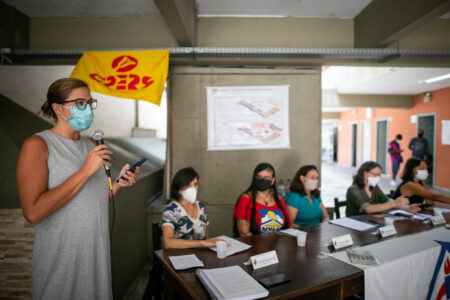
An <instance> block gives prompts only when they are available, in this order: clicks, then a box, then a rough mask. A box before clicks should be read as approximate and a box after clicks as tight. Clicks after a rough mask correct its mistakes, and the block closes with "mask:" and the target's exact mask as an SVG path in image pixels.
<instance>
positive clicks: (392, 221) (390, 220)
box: [384, 217, 394, 226]
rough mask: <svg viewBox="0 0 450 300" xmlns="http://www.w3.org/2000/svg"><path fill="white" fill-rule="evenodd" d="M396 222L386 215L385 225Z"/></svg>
mask: <svg viewBox="0 0 450 300" xmlns="http://www.w3.org/2000/svg"><path fill="white" fill-rule="evenodd" d="M392 224H394V219H393V218H391V217H384V226H387V225H392Z"/></svg>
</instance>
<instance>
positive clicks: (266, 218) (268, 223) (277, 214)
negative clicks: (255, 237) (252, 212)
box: [259, 209, 283, 232]
mask: <svg viewBox="0 0 450 300" xmlns="http://www.w3.org/2000/svg"><path fill="white" fill-rule="evenodd" d="M259 212H260V213H261V229H260V231H261V232H272V231H278V230H280V228H281V227H282V226H283V215H282V213H281V211H280V210H272V209H260V210H259Z"/></svg>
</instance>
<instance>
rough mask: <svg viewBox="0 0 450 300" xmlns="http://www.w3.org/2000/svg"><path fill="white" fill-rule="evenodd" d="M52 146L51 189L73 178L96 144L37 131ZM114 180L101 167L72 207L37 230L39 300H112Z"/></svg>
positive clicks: (35, 288)
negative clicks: (110, 215) (110, 206)
mask: <svg viewBox="0 0 450 300" xmlns="http://www.w3.org/2000/svg"><path fill="white" fill-rule="evenodd" d="M37 135H38V136H40V137H42V138H43V139H44V140H45V142H46V143H47V147H48V151H49V158H48V170H49V177H48V189H49V190H51V189H53V188H55V187H57V186H59V185H60V184H62V183H63V182H64V181H66V180H67V179H68V178H69V177H70V176H72V175H73V174H74V173H75V172H76V171H78V170H79V169H80V168H81V167H82V166H83V163H84V160H85V158H86V155H87V154H88V152H89V151H90V150H91V149H92V148H94V145H93V144H92V142H91V141H89V140H88V139H86V138H81V139H80V140H78V141H74V140H71V139H66V138H63V137H61V136H59V135H57V134H55V133H53V132H51V131H49V130H45V131H42V132H40V133H37ZM108 190H109V189H108V181H107V177H106V175H105V172H104V170H103V168H100V169H99V170H98V171H97V172H96V173H95V174H94V175H93V176H92V177H91V178H90V179H89V180H88V181H87V183H86V184H85V185H84V187H83V188H82V189H81V190H80V191H79V192H78V194H77V195H76V196H75V197H74V198H73V199H72V200H70V201H69V202H68V203H67V204H66V205H64V206H63V207H61V208H60V209H59V210H57V211H55V212H54V213H53V214H51V215H49V216H48V217H46V218H45V219H44V220H42V221H41V222H39V223H38V224H37V225H36V226H35V234H36V235H35V243H34V250H33V263H32V265H33V299H46V300H47V299H112V288H111V264H110V254H109V231H108V224H109V223H108V202H109V201H108V198H109V194H108Z"/></svg>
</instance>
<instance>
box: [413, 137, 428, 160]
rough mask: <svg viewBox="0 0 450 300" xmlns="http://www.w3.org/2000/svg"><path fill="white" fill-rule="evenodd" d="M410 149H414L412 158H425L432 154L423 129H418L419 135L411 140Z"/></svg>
mask: <svg viewBox="0 0 450 300" xmlns="http://www.w3.org/2000/svg"><path fill="white" fill-rule="evenodd" d="M408 147H409V149H411V150H412V158H416V159H420V160H425V159H426V157H425V155H426V156H429V155H430V149H429V148H428V141H427V140H426V139H425V138H424V137H423V130H422V129H419V131H417V137H415V138H413V139H412V140H411V141H410V142H409V146H408Z"/></svg>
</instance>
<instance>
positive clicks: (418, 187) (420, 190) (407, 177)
mask: <svg viewBox="0 0 450 300" xmlns="http://www.w3.org/2000/svg"><path fill="white" fill-rule="evenodd" d="M427 178H428V170H427V164H426V163H425V161H423V160H420V159H415V158H410V159H409V160H408V161H407V162H406V165H405V170H404V171H403V176H402V180H403V181H402V183H401V184H400V185H399V186H398V188H397V190H396V191H395V192H394V197H395V196H400V195H404V196H405V197H406V198H408V199H409V202H410V203H418V204H422V203H423V201H424V200H425V204H428V205H433V201H439V202H445V203H450V198H449V197H447V196H444V195H440V194H435V193H432V192H430V191H429V190H428V188H427V186H426V184H425V182H424V181H425V180H426V179H427Z"/></svg>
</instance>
